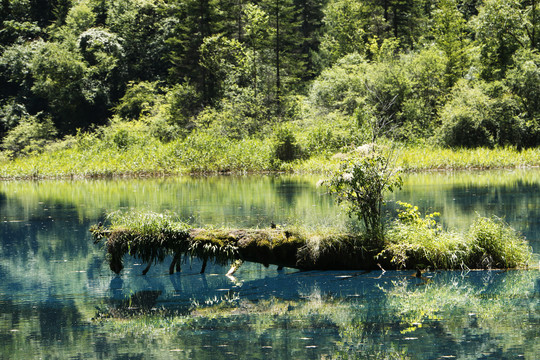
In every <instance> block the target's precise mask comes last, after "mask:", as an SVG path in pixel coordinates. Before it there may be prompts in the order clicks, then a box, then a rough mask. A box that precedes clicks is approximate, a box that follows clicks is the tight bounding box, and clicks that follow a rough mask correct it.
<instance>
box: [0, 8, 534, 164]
mask: <svg viewBox="0 0 540 360" xmlns="http://www.w3.org/2000/svg"><path fill="white" fill-rule="evenodd" d="M538 7H539V5H538V4H537V1H536V0H382V1H379V0H377V1H375V0H363V1H359V0H357V1H349V0H258V1H250V0H197V1H195V0H152V1H150V0H108V1H106V0H78V1H77V0H50V1H46V0H2V1H1V2H0V22H1V29H0V82H1V84H2V86H1V87H0V142H1V149H0V150H3V151H4V153H8V154H9V156H10V157H17V156H20V155H24V154H28V153H32V152H39V151H41V150H40V149H43V148H44V146H45V145H46V144H50V143H53V142H58V141H60V140H62V139H67V138H69V136H73V135H76V134H80V133H93V134H97V135H96V136H98V137H101V138H107V137H109V138H112V139H113V141H114V142H115V143H116V144H117V145H118V146H119V147H122V146H128V145H129V141H130V140H129V139H131V138H132V137H130V136H131V135H130V134H131V133H132V132H137V131H143V132H144V133H145V134H147V135H145V136H151V137H153V138H155V139H156V140H157V141H160V142H162V143H168V142H171V141H174V140H178V139H185V138H187V137H189V136H193V135H194V134H195V135H197V136H210V137H213V138H219V139H223V141H225V142H234V141H241V140H247V139H249V140H254V141H255V140H257V139H260V140H264V139H267V138H272V139H273V141H274V143H273V144H274V145H273V147H272V149H273V151H274V157H275V158H276V159H277V160H278V161H290V160H293V159H296V158H301V157H305V156H311V155H313V154H321V153H325V154H326V153H327V154H331V153H335V152H337V151H340V150H341V149H343V148H344V147H348V146H349V147H350V146H359V145H361V144H362V143H366V142H374V141H377V140H378V139H380V138H386V139H391V140H398V141H401V142H405V143H420V144H424V143H431V144H437V145H440V146H446V147H457V148H462V147H465V148H472V147H478V146H485V147H498V146H501V147H504V146H512V147H516V148H518V149H520V148H526V147H536V146H538V145H540V54H539V50H540V35H539V34H540V26H539V24H538V18H539V17H540V14H539V12H540V10H539V9H538ZM141 129H143V130H141Z"/></svg>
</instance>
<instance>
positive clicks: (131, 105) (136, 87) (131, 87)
mask: <svg viewBox="0 0 540 360" xmlns="http://www.w3.org/2000/svg"><path fill="white" fill-rule="evenodd" d="M162 99H163V95H162V94H161V89H159V87H158V83H157V82H148V81H141V82H139V83H129V84H128V88H127V90H126V93H125V94H124V96H123V97H122V98H121V99H120V103H119V104H118V105H116V107H115V108H114V111H115V113H116V114H117V115H119V116H120V117H122V118H124V119H126V120H134V119H139V118H140V117H141V116H144V115H148V113H149V112H150V111H151V109H152V108H153V107H154V106H155V105H156V104H158V103H159V102H161V101H162Z"/></svg>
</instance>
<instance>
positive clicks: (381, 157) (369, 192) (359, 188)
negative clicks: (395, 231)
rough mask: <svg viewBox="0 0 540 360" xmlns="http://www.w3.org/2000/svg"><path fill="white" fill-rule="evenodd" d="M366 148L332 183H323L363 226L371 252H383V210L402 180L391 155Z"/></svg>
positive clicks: (338, 173) (329, 180) (337, 172)
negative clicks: (390, 195)
mask: <svg viewBox="0 0 540 360" xmlns="http://www.w3.org/2000/svg"><path fill="white" fill-rule="evenodd" d="M374 147H375V145H367V146H366V149H365V150H366V151H367V152H366V153H365V154H363V156H361V157H359V158H351V159H349V160H347V161H345V162H343V163H342V164H341V166H340V168H339V170H338V171H336V172H335V173H334V174H333V176H332V177H331V178H330V179H327V180H325V181H323V184H325V185H326V186H328V188H329V190H330V192H331V193H333V194H335V195H336V201H337V202H338V203H339V204H343V205H345V206H346V208H347V211H348V214H349V216H351V217H352V216H356V217H357V218H358V220H360V221H361V222H362V224H363V225H364V228H365V231H366V235H365V239H366V242H365V243H366V245H368V250H375V251H380V250H382V247H383V245H384V222H383V216H382V215H383V213H382V206H383V205H384V203H385V196H386V194H387V193H388V192H393V191H394V190H396V189H400V188H401V186H402V183H403V182H402V180H401V177H400V176H399V174H398V172H397V171H396V169H394V168H393V167H392V157H391V153H386V154H385V153H383V152H382V150H381V149H375V148H374Z"/></svg>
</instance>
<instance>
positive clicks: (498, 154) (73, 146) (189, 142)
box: [0, 123, 540, 179]
mask: <svg viewBox="0 0 540 360" xmlns="http://www.w3.org/2000/svg"><path fill="white" fill-rule="evenodd" d="M117 127H118V129H117V128H115V127H111V128H107V129H106V130H103V131H102V132H101V133H99V132H98V133H92V134H79V135H77V136H76V137H72V138H69V139H67V140H64V141H62V142H58V143H55V144H52V145H49V146H48V147H47V148H46V149H45V151H43V152H41V153H31V154H26V155H22V156H19V157H16V158H14V159H10V157H9V156H8V155H7V153H4V154H2V153H0V178H1V179H16V178H92V177H111V176H131V177H136V176H163V175H180V174H201V173H213V174H217V173H225V172H235V173H244V172H250V173H257V172H268V171H272V172H275V171H280V172H298V173H328V172H332V171H334V170H335V169H337V168H338V166H339V163H340V161H341V160H342V159H344V158H346V157H347V156H349V154H350V152H354V150H351V149H354V147H351V146H349V147H347V148H346V149H347V150H342V152H338V153H336V154H334V155H332V154H331V153H330V152H329V151H323V150H324V149H323V150H321V149H319V150H318V152H316V153H312V154H309V153H307V152H306V151H303V153H304V156H303V157H302V159H298V160H294V161H292V162H283V161H275V160H274V159H272V156H273V154H274V153H275V151H274V149H275V146H276V144H275V139H274V138H273V136H272V135H271V134H269V135H268V136H266V137H262V136H260V137H254V138H248V139H242V140H233V139H229V138H227V137H219V136H216V134H213V133H210V132H208V131H203V130H201V131H196V132H193V133H192V134H190V135H189V136H187V137H186V138H184V139H178V140H175V141H172V142H168V143H164V142H161V141H160V140H158V139H156V138H154V137H152V136H151V135H148V134H147V131H145V128H144V126H142V125H140V124H138V123H135V124H134V125H131V126H130V127H128V125H126V124H123V125H122V127H119V126H117ZM124 127H128V128H129V131H128V130H126V129H124ZM115 131H116V132H115ZM300 136H301V135H300V134H298V135H297V137H300ZM304 150H305V149H304ZM395 165H396V166H398V167H400V168H402V169H403V170H404V171H422V170H462V169H494V168H517V167H533V166H540V148H533V149H525V150H521V151H518V150H517V149H515V148H511V147H507V148H496V149H487V148H478V149H455V150H452V149H444V148H436V147H429V146H405V147H402V148H401V149H399V150H397V151H396V164H395Z"/></svg>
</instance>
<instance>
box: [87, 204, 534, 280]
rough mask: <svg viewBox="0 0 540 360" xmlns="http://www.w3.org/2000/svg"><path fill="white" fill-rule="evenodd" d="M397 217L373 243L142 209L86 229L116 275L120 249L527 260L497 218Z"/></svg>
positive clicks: (296, 257)
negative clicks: (193, 224)
mask: <svg viewBox="0 0 540 360" xmlns="http://www.w3.org/2000/svg"><path fill="white" fill-rule="evenodd" d="M400 215H402V216H400V217H399V219H397V220H395V222H394V223H392V224H391V225H389V227H388V229H387V232H386V236H385V240H384V242H383V243H382V246H381V247H380V248H375V247H373V242H372V241H371V239H367V238H366V235H365V234H347V233H339V232H326V233H313V232H311V233H310V232H307V231H305V230H302V229H275V228H268V229H191V228H190V227H189V226H188V225H187V224H185V223H183V222H181V221H178V220H175V219H174V217H172V216H170V215H163V214H155V213H141V212H130V213H118V212H117V213H113V214H112V215H111V216H110V217H109V218H110V220H111V223H110V225H109V226H107V227H103V226H102V225H101V224H100V225H96V226H93V227H92V228H91V229H90V231H91V232H92V234H93V236H94V238H95V240H96V242H100V241H104V243H105V247H106V248H107V253H108V260H109V264H110V268H111V270H113V271H114V272H116V273H119V272H120V271H121V270H122V268H123V263H122V262H123V257H124V255H126V254H129V255H130V256H132V257H135V258H137V259H140V260H141V261H143V262H145V263H147V264H148V265H151V264H152V263H154V262H161V261H164V260H165V259H166V258H167V256H168V255H170V256H172V257H173V259H172V263H171V266H170V272H171V273H173V272H174V270H175V269H176V270H180V264H181V261H180V259H181V256H183V257H184V258H186V257H196V258H199V259H202V260H203V261H204V263H206V261H215V262H217V263H219V264H223V265H225V264H227V263H232V268H231V270H232V271H234V270H235V268H237V267H238V266H239V265H240V264H241V262H242V261H252V262H258V263H262V264H265V265H266V266H268V265H270V264H275V265H278V266H279V267H283V266H285V267H292V268H297V269H302V270H311V269H320V270H330V269H342V270H343V269H346V270H358V269H362V270H373V269H380V268H382V269H417V270H421V269H426V268H430V269H488V268H515V267H526V266H527V264H528V262H529V261H530V259H531V255H532V252H531V249H530V247H529V246H528V244H527V242H526V241H525V240H524V239H523V238H522V237H520V236H519V235H518V234H517V233H516V232H515V231H514V230H513V229H512V228H510V227H509V226H508V225H507V224H505V223H504V222H502V221H501V220H500V219H496V218H492V219H490V218H483V217H479V218H478V219H477V220H476V221H475V222H474V224H473V225H472V226H471V228H470V229H469V231H468V232H466V233H457V232H452V231H445V230H443V229H442V228H441V227H440V226H439V225H437V224H436V222H435V221H434V220H433V216H432V214H430V215H428V216H426V217H425V218H422V217H420V214H419V213H418V210H417V209H416V208H415V207H412V206H410V205H408V204H406V206H405V205H404V210H402V212H401V213H400ZM204 266H205V265H203V270H202V271H204ZM148 269H149V267H148V268H147V269H145V271H144V273H146V272H147V271H148Z"/></svg>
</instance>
